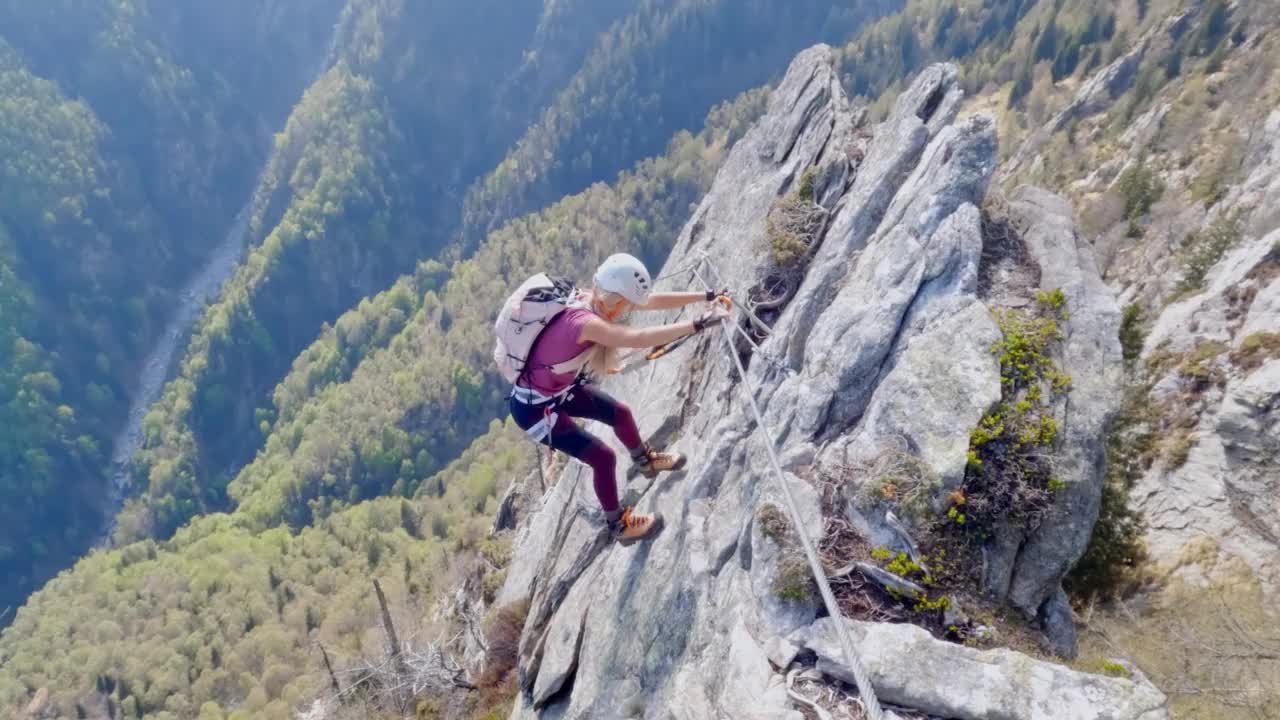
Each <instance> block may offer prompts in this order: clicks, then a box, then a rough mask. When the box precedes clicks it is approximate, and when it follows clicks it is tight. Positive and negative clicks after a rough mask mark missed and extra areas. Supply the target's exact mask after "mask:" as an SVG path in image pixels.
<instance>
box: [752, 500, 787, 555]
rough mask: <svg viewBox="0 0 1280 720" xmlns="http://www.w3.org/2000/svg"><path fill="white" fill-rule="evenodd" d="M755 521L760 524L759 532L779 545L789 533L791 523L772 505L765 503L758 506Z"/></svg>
mask: <svg viewBox="0 0 1280 720" xmlns="http://www.w3.org/2000/svg"><path fill="white" fill-rule="evenodd" d="M756 521H757V522H759V523H760V532H761V533H763V534H764V536H765V537H767V538H769V539H770V540H772V541H774V542H775V543H778V544H779V545H781V544H782V543H783V541H785V540H786V539H787V537H788V536H789V535H790V533H791V521H790V520H788V519H787V516H786V514H785V513H783V512H782V511H781V510H779V509H778V506H777V505H774V504H773V503H765V504H764V505H761V506H760V510H759V511H758V512H757V513H756Z"/></svg>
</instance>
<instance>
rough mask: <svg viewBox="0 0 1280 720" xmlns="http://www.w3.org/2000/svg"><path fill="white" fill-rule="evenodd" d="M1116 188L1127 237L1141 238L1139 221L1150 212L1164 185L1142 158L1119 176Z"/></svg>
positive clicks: (1162, 191)
mask: <svg viewBox="0 0 1280 720" xmlns="http://www.w3.org/2000/svg"><path fill="white" fill-rule="evenodd" d="M1116 188H1117V189H1118V190H1119V191H1120V195H1121V196H1122V197H1123V198H1124V217H1125V219H1126V220H1128V221H1129V230H1128V235H1129V237H1135V238H1136V237H1141V235H1142V226H1141V225H1140V224H1139V221H1141V220H1142V218H1143V217H1145V216H1146V214H1147V213H1149V212H1151V206H1152V205H1153V204H1154V203H1155V201H1156V200H1159V199H1160V195H1161V194H1163V193H1164V183H1163V182H1162V181H1161V180H1160V178H1158V177H1156V175H1155V173H1154V172H1153V171H1152V170H1151V168H1150V167H1148V166H1147V160H1146V158H1145V157H1144V158H1141V159H1139V160H1138V162H1137V164H1135V165H1131V166H1130V167H1129V168H1128V169H1127V170H1125V171H1124V172H1123V173H1121V174H1120V179H1119V180H1118V181H1116Z"/></svg>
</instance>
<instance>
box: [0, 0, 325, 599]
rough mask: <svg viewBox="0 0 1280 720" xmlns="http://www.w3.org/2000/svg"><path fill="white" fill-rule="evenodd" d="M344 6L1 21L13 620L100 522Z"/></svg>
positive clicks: (0, 215)
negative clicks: (187, 323)
mask: <svg viewBox="0 0 1280 720" xmlns="http://www.w3.org/2000/svg"><path fill="white" fill-rule="evenodd" d="M304 5H305V7H304ZM332 5H333V3H332V2H327V1H326V2H322V3H319V4H317V3H305V4H303V3H296V2H283V3H276V4H275V6H274V7H273V9H272V11H271V13H270V15H269V16H264V14H263V13H264V12H265V11H264V10H263V9H262V8H258V7H253V8H249V7H238V8H236V10H237V12H236V13H235V14H232V13H231V12H230V9H223V8H221V6H220V7H219V9H211V8H194V7H192V8H180V7H177V6H173V5H172V4H166V5H164V6H163V7H157V8H147V7H145V6H144V5H143V4H140V3H133V2H122V3H116V4H115V5H112V6H106V5H102V6H95V7H93V8H84V9H82V11H81V10H76V9H73V8H72V7H70V6H69V5H68V4H66V3H35V4H33V3H5V4H3V6H0V125H2V126H3V130H2V131H0V144H3V154H4V157H5V165H4V172H3V173H0V196H3V200H0V258H2V259H0V263H3V265H4V270H0V272H3V273H4V274H5V275H6V277H7V278H8V279H9V282H11V283H12V288H11V289H12V290H13V291H14V293H15V294H13V295H10V296H9V297H7V298H6V300H5V301H4V304H3V305H2V306H0V326H3V328H4V329H3V330H0V337H3V338H4V339H3V341H0V345H2V347H0V360H3V361H4V364H5V365H6V366H7V369H6V372H5V378H4V379H3V380H0V405H3V406H4V407H6V417H5V420H6V422H5V423H4V431H3V433H2V434H3V435H4V437H3V439H2V440H0V445H2V446H3V449H2V450H0V478H2V479H0V506H3V507H4V510H0V520H3V524H4V527H5V530H4V531H3V532H2V533H0V548H3V549H2V550H0V571H2V572H3V574H4V576H5V577H6V580H7V582H6V583H5V584H4V588H3V589H2V590H0V605H6V606H7V605H8V604H10V603H19V602H21V600H22V598H23V597H25V595H26V593H27V592H29V591H30V590H31V589H32V588H33V587H35V586H38V584H39V583H40V582H42V581H43V579H44V578H47V577H48V576H49V575H51V574H52V573H53V572H55V571H56V570H57V569H59V568H61V567H64V566H65V565H66V563H67V562H68V561H69V559H70V558H73V557H75V555H76V554H78V553H79V552H82V551H83V550H84V548H85V547H86V546H87V545H88V543H90V542H92V541H93V540H94V539H95V538H96V534H97V533H98V532H99V531H100V528H101V527H102V526H103V522H104V519H103V517H102V515H103V508H104V507H107V506H109V505H110V504H111V503H110V502H109V496H110V493H109V485H110V482H109V477H108V472H107V471H108V462H109V458H110V457H111V455H112V443H113V440H114V437H115V435H116V431H117V429H118V427H119V426H120V425H121V424H122V423H123V422H124V421H125V416H126V411H127V410H128V408H129V404H130V400H131V396H133V395H134V394H135V393H137V392H138V387H137V385H138V376H139V374H140V372H141V371H142V369H143V363H144V359H145V358H146V357H147V355H148V352H149V349H150V348H151V347H152V345H153V343H155V342H157V341H161V342H162V341H163V339H162V338H161V336H162V333H163V331H164V328H165V325H166V323H167V322H168V321H169V320H170V316H171V312H172V308H173V305H174V304H175V299H176V295H177V293H178V292H179V289H180V288H181V286H182V283H183V282H185V281H186V280H187V279H188V278H189V277H190V276H191V275H193V274H194V273H195V272H196V270H197V269H198V267H199V266H200V265H201V264H202V263H203V262H204V261H205V260H206V258H207V255H208V253H209V252H210V251H211V249H212V248H213V246H214V244H215V243H217V242H219V241H221V240H222V239H223V237H224V236H225V235H226V234H227V232H228V230H229V228H230V227H231V226H232V225H233V218H234V216H235V214H236V213H235V211H236V208H238V207H240V205H242V204H243V202H244V199H245V197H246V196H247V194H248V192H249V185H250V183H251V181H252V179H253V175H254V171H255V168H256V166H257V164H258V161H259V159H260V157H261V153H262V145H263V142H262V139H263V134H264V130H265V128H267V127H269V126H271V125H272V124H274V123H275V122H277V121H278V117H279V113H281V112H282V111H283V108H281V107H280V105H281V103H282V102H288V101H289V100H290V98H291V97H292V96H293V95H294V93H296V91H297V90H300V87H301V85H302V83H303V82H304V77H305V76H307V75H309V74H310V73H311V72H313V67H314V65H315V64H317V63H318V62H319V60H320V59H321V56H322V55H323V54H324V52H325V50H326V47H325V42H326V41H327V32H325V31H327V29H328V28H327V26H326V25H324V19H323V18H324V15H325V11H326V8H331V7H332ZM307 8H309V9H310V14H309V15H306V18H307V20H305V21H302V20H301V18H300V17H299V15H300V13H301V11H303V10H304V9H307ZM153 11H154V12H153ZM317 20H318V21H319V22H317ZM245 25H250V26H253V31H251V32H246V31H245ZM285 26H288V28H289V34H288V38H287V40H284V41H282V40H281V35H283V34H284V30H283V28H284V27H285ZM232 38H233V39H232ZM215 43H216V44H221V46H222V47H223V48H226V47H233V48H234V50H235V52H234V53H232V54H228V55H218V54H217V53H212V54H211V53H210V50H211V44H215ZM268 53H271V54H273V55H274V58H275V59H274V61H273V62H272V63H270V64H269V66H270V68H271V69H270V71H269V72H256V70H255V68H257V67H259V66H261V65H264V64H266V63H263V62H262V58H263V57H264V56H265V55H266V54H268ZM184 63H191V64H192V65H186V64H184ZM255 79H256V80H259V81H263V82H267V83H269V84H270V90H269V92H268V91H267V90H266V89H264V88H263V87H262V86H261V85H258V84H255ZM233 86H236V87H237V88H238V90H233V89H232V87H233ZM245 100H248V102H244V101H245ZM15 298H20V299H21V307H20V308H19V307H17V306H14V305H11V304H10V303H11V302H13V301H14V300H15ZM95 516H97V517H95Z"/></svg>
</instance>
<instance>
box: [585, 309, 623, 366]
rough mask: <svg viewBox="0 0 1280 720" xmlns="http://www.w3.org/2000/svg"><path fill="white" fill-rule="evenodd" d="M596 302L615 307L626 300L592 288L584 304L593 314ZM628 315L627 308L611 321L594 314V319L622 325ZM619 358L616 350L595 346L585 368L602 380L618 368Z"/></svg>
mask: <svg viewBox="0 0 1280 720" xmlns="http://www.w3.org/2000/svg"><path fill="white" fill-rule="evenodd" d="M596 300H600V301H601V302H603V303H604V304H606V305H615V304H616V303H617V302H618V301H619V300H627V298H625V297H624V296H622V295H620V294H618V293H611V292H608V291H603V290H601V289H600V288H598V287H592V288H591V292H589V293H587V298H586V302H587V307H589V308H590V309H591V311H592V312H593V313H594V312H596ZM627 302H628V303H630V302H631V301H630V300H627ZM630 315H631V311H630V308H628V310H627V312H624V313H622V315H621V316H619V317H617V318H615V319H612V320H610V319H609V318H606V317H602V316H601V315H599V314H598V313H597V314H596V317H598V318H600V319H601V320H604V321H605V322H607V323H624V322H626V321H627V319H628V318H629V317H630ZM619 356H620V353H619V352H618V349H617V348H611V347H606V346H604V345H600V344H597V345H596V346H595V347H593V348H592V349H591V355H590V356H588V359H587V367H588V368H589V369H590V371H591V374H592V375H594V376H596V377H597V378H601V379H603V378H605V377H607V376H608V374H609V370H610V369H612V368H616V367H618V364H619V363H618V358H619Z"/></svg>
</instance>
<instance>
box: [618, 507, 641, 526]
mask: <svg viewBox="0 0 1280 720" xmlns="http://www.w3.org/2000/svg"><path fill="white" fill-rule="evenodd" d="M631 510H632V508H626V509H624V510H623V511H622V527H623V528H632V527H639V526H640V525H643V524H644V522H645V521H644V520H641V519H639V518H635V517H632V515H631Z"/></svg>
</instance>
